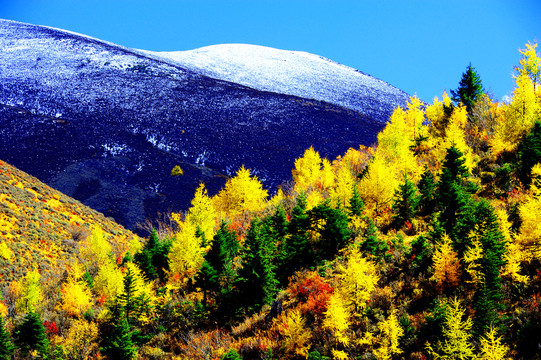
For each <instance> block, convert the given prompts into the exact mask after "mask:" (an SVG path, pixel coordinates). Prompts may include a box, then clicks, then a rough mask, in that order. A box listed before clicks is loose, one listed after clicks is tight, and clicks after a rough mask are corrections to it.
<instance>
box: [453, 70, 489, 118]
mask: <svg viewBox="0 0 541 360" xmlns="http://www.w3.org/2000/svg"><path fill="white" fill-rule="evenodd" d="M482 93H483V84H482V82H481V78H480V77H479V75H478V74H477V71H475V68H474V67H473V66H471V63H470V64H469V65H468V67H467V68H466V72H464V73H463V74H462V79H461V80H460V83H459V84H458V88H457V89H456V90H451V95H452V96H453V97H452V98H453V101H454V102H455V104H457V105H458V104H460V103H462V104H464V105H465V106H466V109H467V110H468V113H470V114H471V112H472V109H473V105H474V104H475V101H476V100H477V99H478V98H479V96H480V95H481V94H482Z"/></svg>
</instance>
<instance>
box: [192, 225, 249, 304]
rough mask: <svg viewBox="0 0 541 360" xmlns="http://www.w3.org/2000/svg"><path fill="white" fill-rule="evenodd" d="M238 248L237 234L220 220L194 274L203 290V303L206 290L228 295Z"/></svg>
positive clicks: (223, 295)
mask: <svg viewBox="0 0 541 360" xmlns="http://www.w3.org/2000/svg"><path fill="white" fill-rule="evenodd" d="M238 250H239V243H238V241H237V234H236V233H235V232H234V231H231V230H229V229H228V225H227V223H226V222H222V224H221V225H220V228H219V229H218V231H217V232H216V234H215V235H214V237H213V240H212V245H211V247H210V249H209V251H208V252H207V253H206V254H205V257H204V261H203V265H202V266H201V269H200V270H199V272H198V273H197V275H196V281H197V283H198V284H199V286H201V288H202V289H203V291H204V298H205V299H204V303H205V304H206V300H207V292H208V291H212V292H218V293H219V295H220V296H221V297H223V298H227V297H228V296H229V295H230V293H231V290H232V286H233V282H234V280H235V275H236V274H235V271H234V268H233V259H234V258H235V256H236V255H237V252H238Z"/></svg>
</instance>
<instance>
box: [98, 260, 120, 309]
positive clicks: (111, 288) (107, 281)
mask: <svg viewBox="0 0 541 360" xmlns="http://www.w3.org/2000/svg"><path fill="white" fill-rule="evenodd" d="M123 279H124V277H123V275H122V271H120V269H119V268H118V267H117V266H116V264H115V263H114V262H113V261H112V260H109V261H108V262H106V263H105V264H103V265H102V266H101V267H100V268H99V270H98V274H97V275H96V277H95V278H94V290H95V291H96V293H97V294H98V295H100V296H105V298H106V299H111V300H112V299H114V298H115V297H116V296H117V295H118V294H120V293H121V292H122V290H123V288H124V281H123Z"/></svg>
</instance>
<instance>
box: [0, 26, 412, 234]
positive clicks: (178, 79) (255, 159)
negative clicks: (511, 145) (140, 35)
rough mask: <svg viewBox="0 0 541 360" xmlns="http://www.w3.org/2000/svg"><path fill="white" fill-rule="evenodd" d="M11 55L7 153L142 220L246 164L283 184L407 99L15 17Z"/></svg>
mask: <svg viewBox="0 0 541 360" xmlns="http://www.w3.org/2000/svg"><path fill="white" fill-rule="evenodd" d="M0 57H1V58H2V61H1V62H0V159H3V160H5V161H8V162H10V163H12V164H13V165H15V166H17V167H19V168H20V169H22V170H24V171H26V172H28V173H30V174H32V175H34V176H36V177H38V178H39V179H40V180H43V181H45V182H46V183H48V184H50V185H52V186H54V187H55V188H57V189H59V190H61V191H62V192H64V193H66V194H68V195H70V196H74V197H75V198H77V199H79V200H81V201H83V202H84V203H85V204H87V205H89V206H92V207H93V208H95V209H97V210H98V211H100V212H102V213H104V214H106V215H107V216H111V217H113V218H115V219H116V220H117V221H118V222H120V223H121V224H123V225H125V226H127V227H128V228H130V229H134V228H135V225H136V223H138V222H142V221H144V220H145V219H146V218H148V217H153V216H155V215H156V214H157V213H158V212H167V211H170V210H174V211H179V210H182V209H186V207H187V205H188V204H189V201H190V200H191V197H192V195H193V193H194V190H195V188H196V187H197V185H198V183H199V182H200V181H204V182H205V183H206V185H207V188H208V189H209V191H210V192H211V193H215V192H216V191H218V189H219V188H220V187H221V186H222V185H223V184H224V182H225V178H226V177H227V176H229V175H232V174H233V173H234V172H235V171H236V170H237V169H238V168H239V167H240V166H242V165H245V166H246V167H248V168H251V169H252V171H253V173H255V174H257V175H258V176H259V178H260V179H261V180H262V181H263V183H264V185H265V186H266V187H267V188H270V189H273V188H275V186H277V185H279V184H281V183H282V182H284V181H288V180H289V179H290V178H291V168H292V166H293V162H294V159H295V158H297V157H299V156H301V155H302V153H303V152H304V150H305V149H307V148H308V147H310V146H311V145H313V146H314V147H315V149H316V150H317V151H319V152H320V154H321V155H322V156H325V157H329V158H334V157H336V156H337V155H339V154H342V153H344V152H345V151H346V150H347V149H348V148H349V147H358V146H359V144H365V145H370V144H372V143H373V142H375V140H376V134H377V132H378V131H379V130H380V129H381V128H382V127H383V124H384V122H385V121H387V119H388V116H389V114H390V111H391V110H390V109H391V108H392V106H394V104H395V103H396V101H397V98H396V97H393V96H389V97H387V98H385V97H384V98H382V99H380V102H382V103H386V104H388V106H386V107H385V106H381V107H380V108H381V109H380V110H381V111H379V112H378V111H376V112H374V111H372V110H370V111H368V110H367V111H366V112H361V111H356V110H352V109H349V108H344V107H341V106H338V105H335V104H332V103H329V102H324V101H318V100H312V99H306V98H301V97H298V96H292V95H287V94H281V93H275V92H269V91H261V90H257V89H254V88H252V87H247V86H244V85H240V84H235V83H232V82H229V81H224V80H219V79H214V78H210V77H207V76H205V75H204V74H202V73H201V72H197V71H196V69H193V70H190V69H188V68H186V67H183V66H180V65H179V64H178V63H177V62H174V61H172V60H170V59H164V58H163V57H159V56H156V55H152V54H148V53H143V52H142V51H137V50H132V49H127V48H124V47H121V46H117V45H114V44H111V43H108V42H104V41H100V40H97V39H93V38H89V37H86V36H83V35H79V34H74V33H70V32H66V31H62V30H58V29H52V28H47V27H42V26H35V25H29V24H22V23H18V22H13V21H7V20H0ZM337 79H338V77H337ZM340 86H341V85H340V84H339V83H338V84H337V85H336V87H340ZM367 101H368V103H370V101H369V99H368V100H367ZM398 102H399V103H400V104H401V105H405V97H404V98H403V99H402V100H401V101H398ZM378 106H379V105H378ZM176 165H180V166H181V167H182V169H183V170H184V175H183V176H180V177H172V176H171V175H170V173H171V169H172V168H173V167H174V166H176Z"/></svg>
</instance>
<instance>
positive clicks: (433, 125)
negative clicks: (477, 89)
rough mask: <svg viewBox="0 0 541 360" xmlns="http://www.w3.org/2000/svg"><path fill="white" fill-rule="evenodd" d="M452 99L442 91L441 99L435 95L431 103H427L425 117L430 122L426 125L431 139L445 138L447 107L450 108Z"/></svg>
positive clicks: (447, 119) (447, 117)
mask: <svg viewBox="0 0 541 360" xmlns="http://www.w3.org/2000/svg"><path fill="white" fill-rule="evenodd" d="M452 105H453V101H452V100H451V98H450V97H449V95H447V93H445V92H444V93H443V96H442V100H440V99H439V98H438V97H437V96H436V97H435V98H434V101H432V104H431V105H428V106H427V107H426V110H425V114H426V117H427V119H428V120H429V122H430V125H429V127H428V134H429V136H430V138H432V139H443V138H445V130H446V128H447V124H448V121H449V116H448V115H449V114H448V113H447V109H451V107H452Z"/></svg>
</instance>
